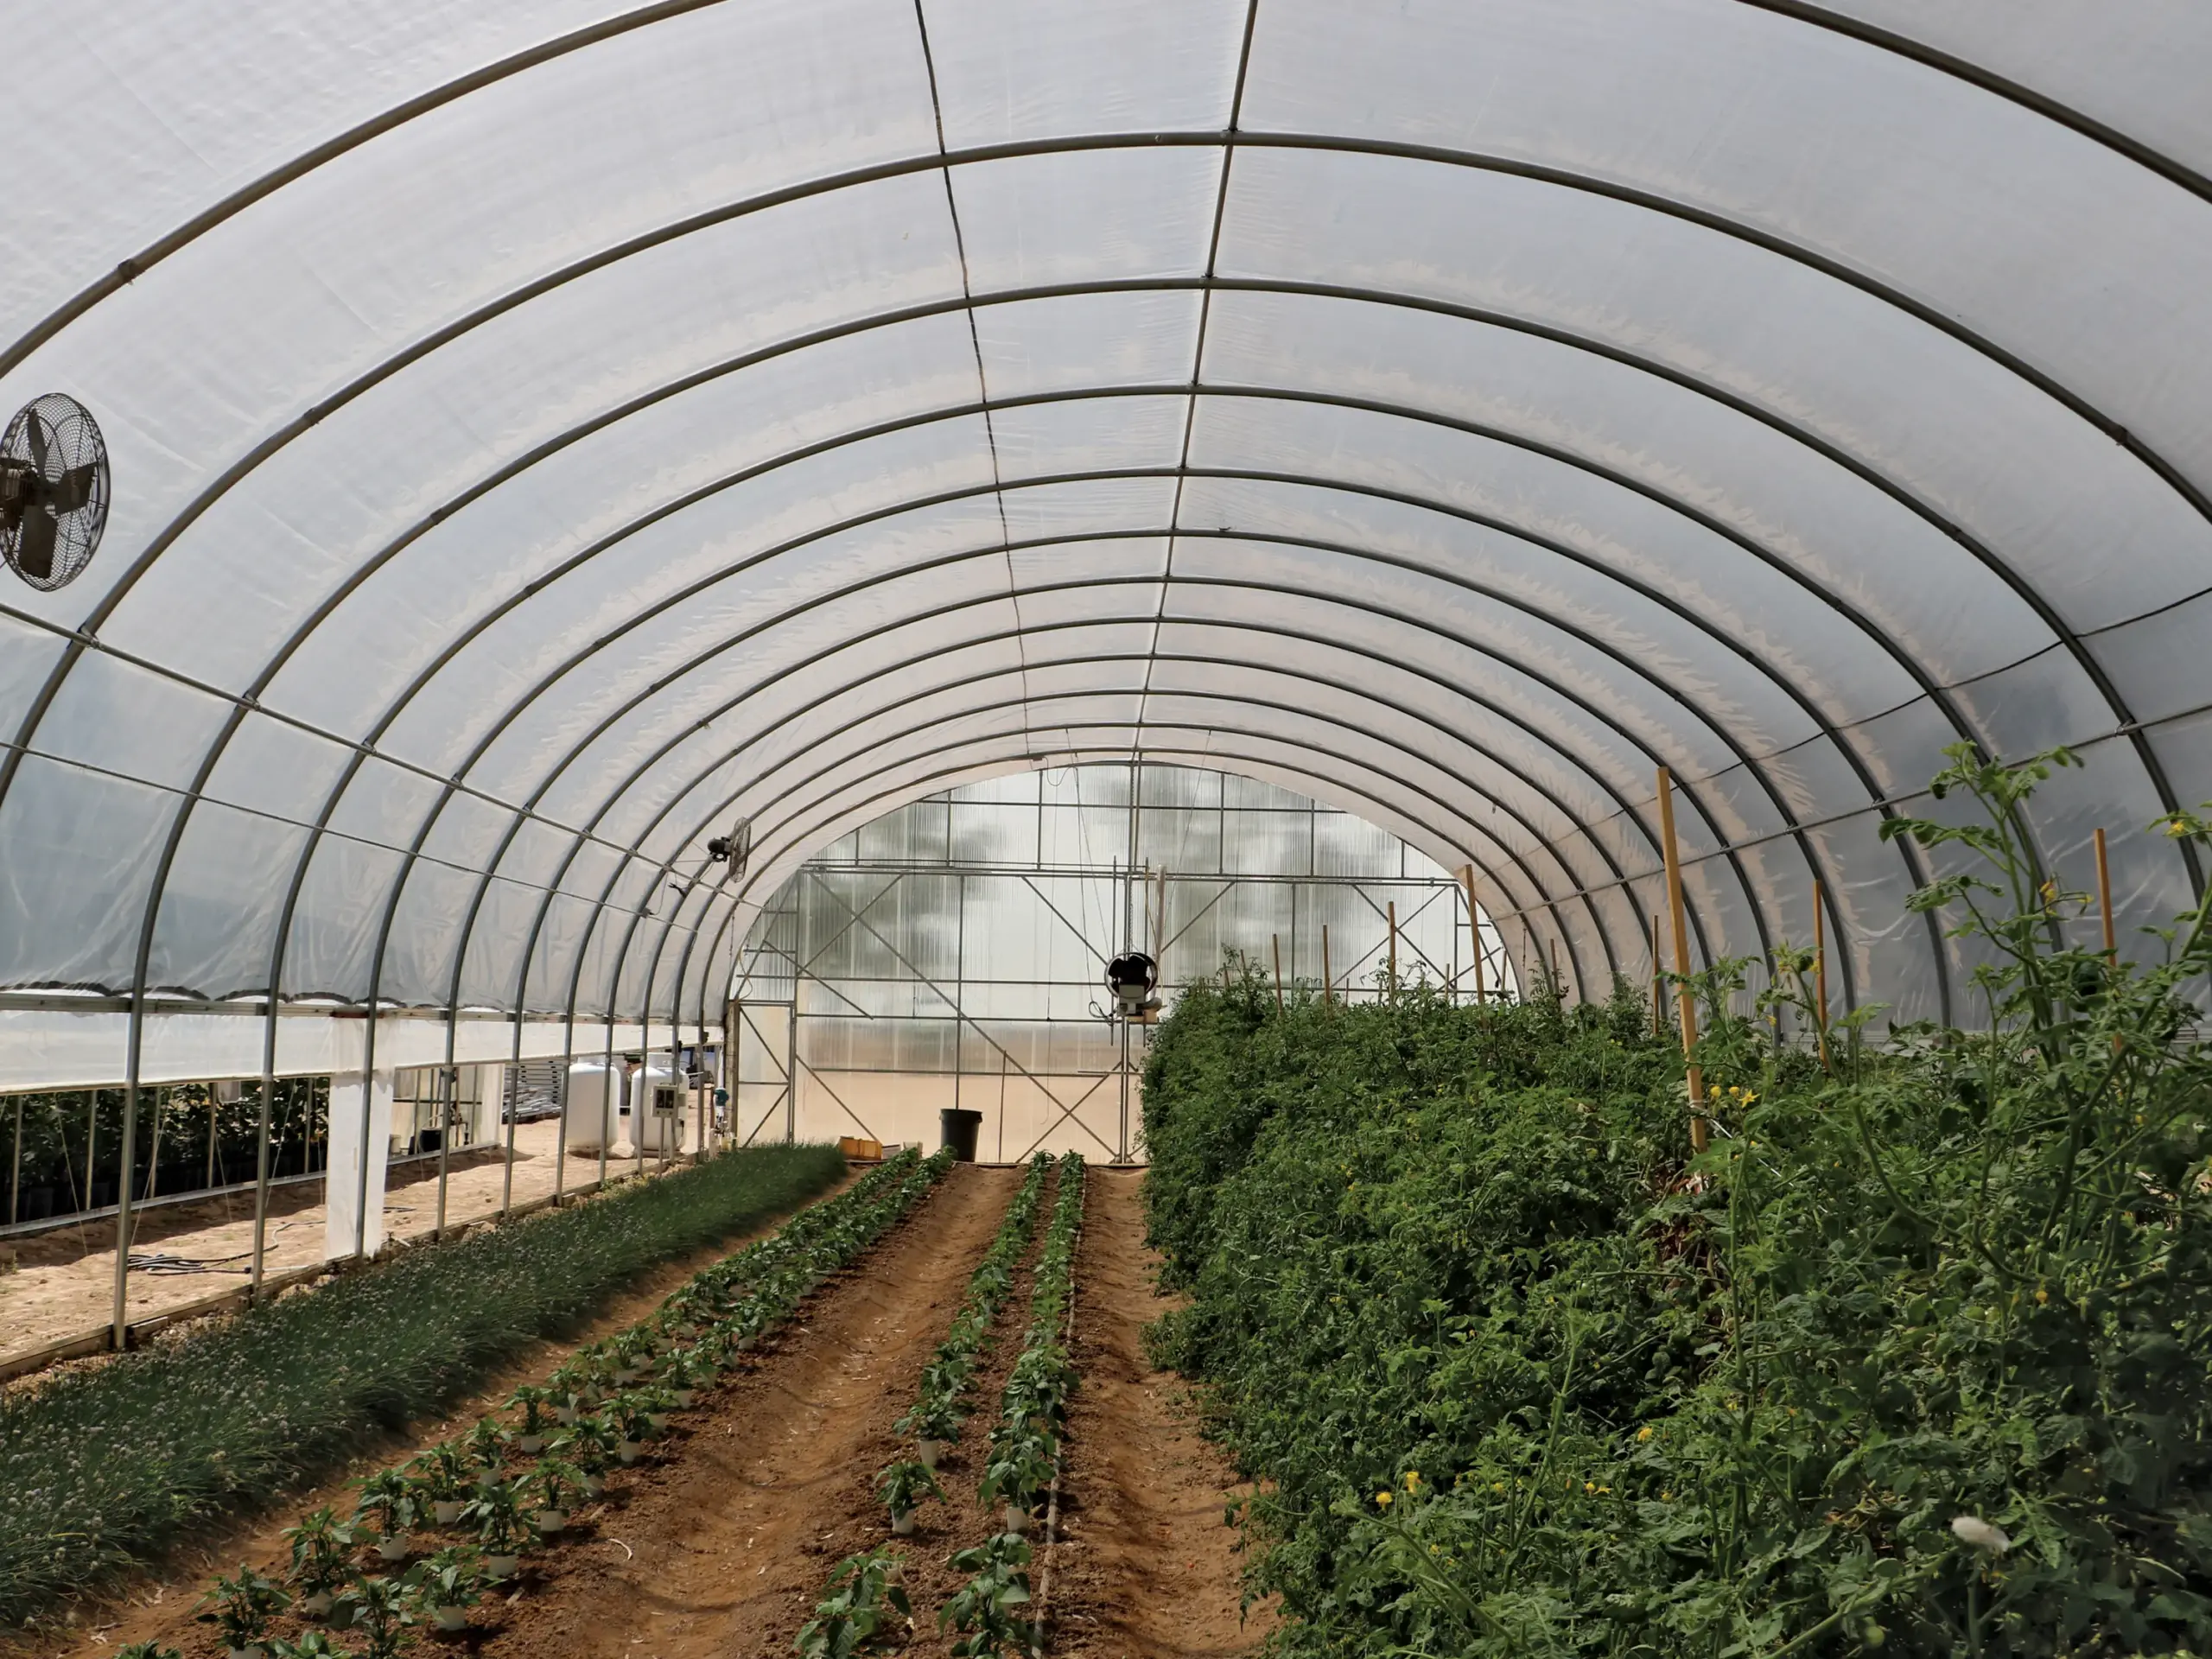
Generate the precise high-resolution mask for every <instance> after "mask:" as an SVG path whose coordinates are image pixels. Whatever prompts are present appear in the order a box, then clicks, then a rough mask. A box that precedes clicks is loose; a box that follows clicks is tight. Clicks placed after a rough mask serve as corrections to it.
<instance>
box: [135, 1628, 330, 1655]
mask: <svg viewBox="0 0 2212 1659" xmlns="http://www.w3.org/2000/svg"><path fill="white" fill-rule="evenodd" d="M128 1652H130V1649H128V1648H126V1649H124V1653H128ZM269 1659H354V1656H353V1649H350V1648H341V1647H340V1646H339V1645H338V1644H337V1643H334V1642H333V1641H332V1640H331V1639H330V1632H329V1631H327V1630H309V1631H308V1632H307V1633H306V1634H304V1635H303V1636H302V1637H300V1639H299V1640H298V1641H296V1642H283V1641H274V1640H272V1641H271V1642H270V1643H269Z"/></svg>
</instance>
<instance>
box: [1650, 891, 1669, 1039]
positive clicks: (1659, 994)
mask: <svg viewBox="0 0 2212 1659" xmlns="http://www.w3.org/2000/svg"><path fill="white" fill-rule="evenodd" d="M1666 1028H1667V976H1666V972H1665V970H1664V969H1662V968H1661V966H1660V965H1659V912H1657V911H1656V910H1655V911H1653V912H1651V1034H1652V1035H1653V1036H1655V1037H1656V1036H1657V1035H1658V1034H1659V1033H1661V1032H1662V1031H1664V1030H1665V1029H1666Z"/></svg>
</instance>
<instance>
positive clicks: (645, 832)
mask: <svg viewBox="0 0 2212 1659" xmlns="http://www.w3.org/2000/svg"><path fill="white" fill-rule="evenodd" d="M988 602H995V601H988ZM1068 626H1087V625H1068ZM1093 660H1103V659H1093ZM1121 660H1135V659H1134V658H1122V659H1121ZM1015 672H1017V671H1014V670H1011V669H1007V668H1004V667H1001V668H998V669H995V670H993V671H990V672H989V673H988V674H987V675H977V676H973V677H970V679H971V680H972V681H975V682H981V681H984V680H988V679H1003V678H1006V677H1008V676H1009V675H1010V674H1013V673H1015ZM1285 677H1290V678H1294V679H1298V678H1305V676H1301V675H1298V674H1296V673H1295V672H1292V673H1289V674H1287V675H1286V676H1285ZM942 689H943V688H941V687H939V688H931V690H927V691H925V692H923V693H920V694H919V695H921V696H935V695H938V693H939V691H941V690H942ZM833 695H835V694H833ZM1096 695H1098V694H1096V693H1090V692H1079V693H1069V694H1066V696H1096ZM1050 700H1052V699H1039V700H1038V701H1050ZM1224 700H1225V701H1244V700H1242V699H1234V698H1227V697H1224ZM1021 701H1022V699H1001V700H998V701H996V702H990V703H988V704H978V705H976V707H975V708H973V709H967V710H963V715H970V714H976V713H985V712H991V711H995V710H999V709H1005V708H1009V707H1013V706H1015V705H1016V704H1017V703H1019V702H1021ZM1269 706H1273V707H1277V708H1285V709H1288V708H1289V706H1288V705H1283V704H1280V703H1274V704H1270V705H1269ZM1389 706H1391V707H1393V708H1395V709H1398V711H1399V712H1401V713H1402V714H1404V715H1407V716H1408V718H1412V719H1415V720H1420V721H1423V722H1424V723H1428V724H1431V725H1433V724H1434V722H1433V721H1427V720H1426V717H1424V716H1421V715H1418V714H1415V713H1414V711H1411V710H1408V709H1402V708H1400V707H1399V706H1398V705H1395V704H1392V705H1389ZM1289 711H1290V712H1302V711H1299V710H1296V709H1289ZM884 712H888V711H878V712H877V714H876V715H867V716H860V717H857V718H856V719H855V721H849V722H848V723H847V725H846V726H845V727H842V728H839V732H842V731H845V730H849V729H851V728H853V727H854V726H856V725H858V724H861V723H863V722H864V721H867V720H868V719H874V718H878V717H880V714H881V713H884ZM779 723H781V722H779ZM930 728H931V722H927V721H925V722H922V723H920V724H918V725H915V726H912V727H910V728H907V731H908V732H923V731H927V730H929V729H930ZM1438 729H1439V730H1440V732H1443V734H1445V735H1446V736H1447V737H1452V738H1454V739H1455V741H1461V742H1463V743H1465V740H1464V739H1458V738H1457V734H1451V733H1449V732H1448V731H1444V728H1438ZM757 735H758V734H756V738H757ZM830 735H832V736H834V735H836V734H835V733H833V734H830ZM894 735H905V733H901V734H894ZM752 741H756V740H755V739H748V740H747V745H746V746H743V747H749V746H750V744H751V742H752ZM824 741H827V740H826V739H825V740H824ZM1467 747H1471V748H1473V749H1475V751H1476V752H1477V753H1482V751H1481V749H1480V747H1479V746H1478V745H1473V744H1467ZM739 752H741V751H739ZM835 764H838V765H842V764H845V762H843V761H840V762H838V763H835ZM1502 769H1503V770H1506V771H1507V772H1509V773H1512V772H1513V769H1512V768H1511V767H1510V766H1502ZM637 775H642V772H640V773H639V774H637ZM1447 775H1451V774H1449V773H1448V772H1447ZM1514 775H1516V776H1517V774H1514ZM1454 780H1455V781H1460V782H1461V783H1462V786H1463V787H1469V788H1470V791H1471V792H1474V791H1472V789H1471V785H1467V784H1465V781H1464V780H1459V779H1456V778H1455V779H1454ZM1524 781H1525V780H1524ZM750 786H751V785H750V781H748V783H747V785H745V787H750ZM742 792H743V789H742V788H741V789H739V790H736V791H726V792H724V793H723V794H722V795H721V796H720V797H719V798H717V799H716V800H715V804H713V805H712V806H711V807H710V808H709V809H708V810H707V811H706V813H705V815H704V816H703V817H699V818H698V819H697V820H696V827H695V828H694V829H693V830H691V831H690V832H687V833H686V834H685V836H683V838H682V839H681V840H679V841H678V842H676V843H675V845H676V847H677V849H678V850H677V852H676V853H675V854H672V855H671V858H670V860H669V861H666V862H664V863H663V864H661V865H660V866H658V868H657V870H656V874H655V878H654V879H655V882H656V887H657V888H658V880H660V874H659V873H660V872H664V871H665V870H667V869H668V868H670V866H671V865H672V863H673V862H674V861H675V859H676V858H677V857H680V856H681V853H682V849H684V848H687V847H689V846H690V845H691V844H692V843H693V842H695V841H696V835H697V831H698V828H701V827H703V826H704V825H705V824H707V823H711V822H713V821H715V819H716V818H718V817H720V816H721V815H722V814H724V813H727V812H728V810H730V809H731V808H732V807H733V806H734V804H735V802H736V799H737V797H738V795H740V794H741V793H742ZM689 794H690V789H689V788H687V789H686V790H685V791H683V793H682V794H679V795H677V796H676V797H674V798H671V800H670V801H668V802H667V803H665V804H664V805H663V806H662V807H661V809H660V810H658V811H657V812H656V813H655V814H654V815H653V817H652V820H651V821H650V822H648V823H646V824H645V826H644V827H643V828H642V829H640V830H639V835H638V838H637V842H636V843H634V844H633V847H632V852H631V854H630V855H628V856H629V858H631V859H635V858H637V857H639V849H641V847H642V845H643V842H645V840H646V839H647V838H648V837H650V836H652V834H653V832H654V830H655V829H657V828H658V825H659V824H660V823H662V822H663V821H664V818H665V817H667V816H668V815H669V814H670V813H671V812H673V811H675V810H677V808H678V807H679V806H680V805H681V804H682V803H683V800H684V799H685V798H687V797H688V796H689ZM1507 810H1509V811H1510V812H1511V809H1510V808H1509V809H1507ZM1511 816H1513V817H1515V819H1516V822H1519V823H1522V825H1523V828H1524V829H1527V828H1528V827H1529V826H1527V824H1526V822H1525V820H1522V819H1520V818H1519V816H1518V814H1517V812H1511ZM1430 828H1431V833H1434V834H1438V835H1440V836H1443V835H1444V832H1442V831H1439V830H1436V829H1434V828H1433V826H1431V827H1430ZM1530 833H1531V835H1532V838H1533V839H1535V840H1536V842H1537V843H1538V844H1539V845H1541V844H1543V843H1542V842H1541V837H1535V836H1534V832H1533V830H1531V831H1530ZM1483 838H1484V840H1485V841H1488V840H1490V839H1491V837H1490V836H1488V835H1487V834H1486V833H1485V834H1484V836H1483ZM1447 839H1448V837H1447ZM1507 856H1508V857H1509V858H1512V859H1514V861H1515V862H1516V867H1517V866H1518V858H1517V855H1513V854H1512V853H1511V852H1510V849H1507ZM1481 862H1482V863H1483V864H1484V868H1485V870H1486V872H1487V871H1488V870H1489V868H1490V865H1489V861H1488V860H1487V859H1486V858H1485V859H1484V860H1482V861H1481ZM566 869H567V865H566V864H565V863H564V864H563V867H562V869H561V872H559V875H560V876H565V872H566ZM625 873H626V868H622V867H618V868H617V869H616V870H615V871H614V872H613V874H611V875H610V877H609V879H608V881H607V886H606V887H605V888H604V889H603V891H602V893H601V899H600V901H599V904H598V905H597V906H594V912H593V919H592V921H591V922H590V923H588V924H587V938H588V933H589V931H591V930H592V929H594V928H595V927H596V925H597V921H598V919H599V918H600V917H601V916H602V915H603V914H604V912H605V907H606V906H607V903H608V902H609V900H610V899H611V895H612V893H613V890H614V888H615V887H617V886H619V884H620V880H621V878H622V876H623V875H624V874H625ZM1523 873H1524V874H1528V873H1527V872H1526V871H1525V868H1524V871H1523ZM1617 873H1618V872H1617ZM1493 879H1494V878H1493ZM556 880H557V877H556ZM1530 880H1531V882H1532V885H1533V886H1534V887H1535V891H1536V892H1537V893H1543V892H1544V891H1546V889H1545V888H1544V887H1543V885H1542V884H1541V883H1538V882H1535V880H1534V878H1533V876H1531V877H1530ZM1499 886H1500V888H1501V890H1503V889H1504V887H1505V884H1503V883H1502V882H1501V883H1500V884H1499ZM554 891H556V887H554V886H549V887H548V888H547V889H546V893H547V895H548V896H547V897H544V898H542V899H541V901H540V905H539V907H538V916H537V918H535V919H534V921H533V926H532V930H531V938H532V940H533V942H534V940H535V938H536V934H537V928H538V926H539V925H542V921H543V914H544V912H545V910H546V908H547V906H549V905H550V894H551V893H553V892H554ZM1700 925H1701V923H1700ZM461 948H464V949H465V944H464V945H463V947H461ZM580 948H585V947H580ZM1606 949H1607V952H1608V956H1609V957H1610V956H1611V945H1610V944H1607V946H1606ZM518 1006H520V999H519V998H518Z"/></svg>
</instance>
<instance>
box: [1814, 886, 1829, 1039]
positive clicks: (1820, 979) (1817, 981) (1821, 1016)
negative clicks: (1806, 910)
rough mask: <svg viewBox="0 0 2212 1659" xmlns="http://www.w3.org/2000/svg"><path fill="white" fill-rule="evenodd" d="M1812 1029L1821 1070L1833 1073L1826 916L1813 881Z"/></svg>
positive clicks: (1825, 910)
mask: <svg viewBox="0 0 2212 1659" xmlns="http://www.w3.org/2000/svg"><path fill="white" fill-rule="evenodd" d="M1813 1029H1814V1030H1815V1031H1816V1032H1818V1033H1820V1039H1821V1071H1826V1072H1828V1073H1829V1075H1830V1076H1834V1068H1833V1067H1831V1066H1830V1065H1828V918H1827V906H1825V905H1823V904H1822V903H1821V884H1820V883H1819V882H1818V881H1817V880H1816V881H1815V882H1814V883H1813Z"/></svg>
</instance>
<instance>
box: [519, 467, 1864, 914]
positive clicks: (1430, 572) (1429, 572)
mask: <svg viewBox="0 0 2212 1659" xmlns="http://www.w3.org/2000/svg"><path fill="white" fill-rule="evenodd" d="M1300 481H1303V480H1300ZM968 493H975V492H968ZM898 510H899V509H893V510H891V511H894V512H895V511H898ZM1147 533H1149V532H1147ZM1209 533H1213V534H1218V533H1219V532H1209ZM1232 538H1233V539H1255V540H1276V541H1280V542H1283V543H1291V544H1316V543H1307V542H1301V539H1300V538H1294V537H1273V536H1269V535H1268V534H1266V533H1253V534H1249V535H1245V536H1243V537H1232ZM1092 539H1096V538H1095V537H1093V538H1092ZM1320 545H1331V544H1325V543H1320ZM1340 550H1343V551H1344V552H1345V553H1346V555H1347V556H1363V557H1368V558H1370V559H1374V560H1375V561H1376V562H1377V563H1391V561H1389V560H1388V559H1384V558H1381V557H1379V556H1376V555H1373V554H1370V553H1365V552H1363V550H1358V549H1353V548H1349V547H1344V548H1341V549H1340ZM975 556H976V553H975V552H974V551H969V552H963V553H960V554H957V555H951V556H947V557H946V558H945V559H944V560H943V561H940V563H957V562H959V561H961V560H964V559H970V558H973V557H975ZM748 563H749V562H748ZM1398 563H1400V564H1401V565H1402V568H1405V569H1408V570H1411V571H1415V572H1418V573H1419V574H1421V575H1425V576H1427V577H1429V578H1431V579H1433V580H1440V581H1443V582H1458V584H1459V585H1461V586H1464V587H1467V588H1470V590H1471V591H1476V592H1482V593H1484V594H1485V596H1488V597H1491V598H1493V599H1495V600H1496V601H1497V602H1499V603H1501V604H1504V605H1507V606H1511V607H1516V608H1521V609H1524V610H1525V609H1529V607H1527V606H1526V605H1525V604H1524V603H1523V602H1522V601H1517V600H1516V599H1515V598H1513V597H1512V596H1510V595H1509V594H1500V593H1496V592H1493V591H1491V590H1487V589H1484V588H1481V587H1480V586H1479V585H1478V584H1472V583H1468V582H1465V581H1464V579H1459V578H1455V577H1453V576H1452V575H1450V574H1449V573H1446V572H1439V571H1437V570H1435V569H1433V568H1432V567H1428V566H1425V565H1421V564H1420V563H1418V562H1414V561H1400V562H1398ZM921 568H926V567H921ZM903 574H912V568H910V569H909V571H907V572H906V573H903ZM719 579H720V578H709V579H707V581H706V582H702V583H700V584H698V585H697V586H696V587H694V588H689V589H687V590H685V592H684V593H683V594H678V595H677V596H676V600H673V601H666V602H667V603H673V602H677V601H680V600H681V599H683V598H684V597H688V596H689V595H690V594H691V593H694V592H696V591H698V588H701V587H704V586H706V585H709V583H710V582H712V581H715V580H719ZM872 580H873V579H872ZM1138 580H1141V581H1144V582H1150V581H1153V580H1156V578H1151V577H1146V578H1141V579H1138ZM868 585H871V584H868V583H863V584H856V585H855V587H856V589H857V588H863V587H865V586H868ZM849 591H850V590H849ZM1283 591H1293V590H1292V589H1289V588H1284V589H1283ZM828 597H829V598H834V597H836V595H830V596H828ZM812 602H814V603H821V602H828V599H827V598H825V599H824V600H821V601H812ZM1530 613H1531V614H1533V615H1536V616H1539V617H1544V620H1547V621H1548V622H1550V625H1551V626H1559V627H1562V628H1563V629H1565V630H1566V631H1567V632H1573V630H1572V628H1571V627H1568V626H1567V625H1562V624H1558V623H1556V622H1555V621H1551V619H1549V618H1548V617H1545V613H1541V612H1537V611H1533V610H1531V611H1530ZM776 620H781V619H776ZM625 626H630V625H625ZM764 626H766V625H764ZM619 633H620V630H617V635H619ZM613 637H616V635H610V636H608V638H610V639H611V638H613ZM746 637H750V636H749V633H748V635H747V636H746ZM728 643H729V642H724V643H723V644H721V645H718V646H716V647H715V650H714V652H709V654H710V655H711V654H716V653H718V652H721V651H723V650H727V649H728ZM1585 643H1587V644H1590V645H1592V646H1593V648H1596V649H1599V650H1601V651H1609V648H1607V647H1605V646H1604V645H1602V643H1601V642H1598V641H1595V640H1594V639H1586V640H1585ZM1609 654H1612V655H1614V656H1615V658H1616V660H1621V661H1624V662H1625V659H1624V658H1620V657H1619V656H1618V653H1611V652H1609ZM702 660H703V659H702ZM573 665H574V664H573V663H572V664H569V666H571V667H572V666H573ZM563 671H565V670H563ZM563 671H556V674H555V675H552V676H549V677H547V679H546V681H545V682H544V683H543V684H544V685H550V684H551V683H553V681H554V680H555V679H556V678H557V677H558V675H559V672H563ZM1637 671H1638V672H1639V673H1643V674H1644V675H1645V676H1646V677H1649V673H1648V671H1643V670H1641V669H1639V670H1637ZM682 672H683V671H678V673H679V675H680V673H682ZM677 677H678V676H677V675H671V676H668V677H664V680H663V681H662V682H660V683H658V684H657V685H656V687H654V688H652V690H658V689H659V686H660V685H664V684H666V683H671V682H672V681H673V680H674V679H675V678H677ZM1661 685H1662V690H1666V692H1667V694H1668V695H1669V697H1670V699H1671V700H1673V701H1675V702H1676V703H1677V704H1678V705H1679V704H1681V702H1682V700H1681V696H1680V694H1679V693H1676V692H1674V691H1673V690H1672V689H1671V688H1668V687H1664V685H1663V683H1661ZM540 689H541V690H543V687H541V688H540ZM1688 706H1691V707H1694V705H1688ZM718 712H719V711H718ZM619 715H620V711H618V715H617V716H616V717H619ZM709 718H712V716H710V717H709ZM1701 719H1702V720H1704V721H1705V722H1706V723H1707V724H1708V725H1709V726H1713V727H1714V728H1718V722H1714V721H1712V720H1711V718H1710V717H1709V716H1701ZM601 729H604V728H603V727H602V728H601ZM1827 729H1828V730H1829V731H1830V733H1831V737H1832V741H1833V728H1827ZM587 741H588V740H587ZM581 747H582V746H580V748H581ZM1731 747H1732V748H1733V749H1734V751H1735V752H1736V753H1738V754H1739V755H1742V757H1743V759H1745V760H1746V761H1747V762H1750V760H1751V758H1750V756H1749V755H1748V754H1747V753H1745V752H1744V751H1742V749H1741V747H1740V745H1736V744H1733V743H1731ZM570 758H571V760H573V758H574V756H573V755H572V756H571V757H570ZM566 764H568V762H565V761H564V762H563V765H564V766H565V765H566ZM1751 764H1753V765H1756V763H1755V762H1752V763H1751ZM1869 794H1870V799H1871V800H1875V801H1878V799H1879V796H1878V792H1877V791H1873V790H1872V789H1871V788H1870V790H1869ZM535 804H536V798H533V800H532V802H531V810H534V807H535ZM1776 804H1777V810H1779V811H1780V812H1782V813H1783V815H1784V816H1785V817H1787V816H1788V812H1789V809H1788V808H1787V806H1786V804H1782V803H1781V802H1780V801H1779V800H1778V798H1777V802H1776ZM1804 850H1806V852H1807V854H1808V861H1811V862H1815V868H1816V869H1817V868H1818V866H1817V862H1816V861H1813V860H1812V859H1811V856H1810V849H1809V848H1806V849H1804ZM1839 926H1840V922H1839Z"/></svg>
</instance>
